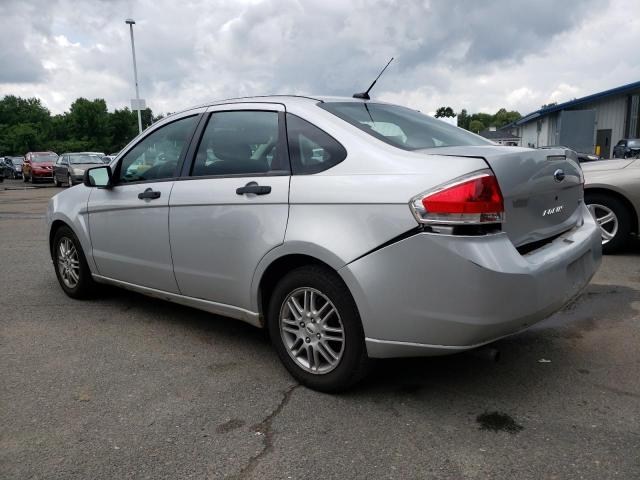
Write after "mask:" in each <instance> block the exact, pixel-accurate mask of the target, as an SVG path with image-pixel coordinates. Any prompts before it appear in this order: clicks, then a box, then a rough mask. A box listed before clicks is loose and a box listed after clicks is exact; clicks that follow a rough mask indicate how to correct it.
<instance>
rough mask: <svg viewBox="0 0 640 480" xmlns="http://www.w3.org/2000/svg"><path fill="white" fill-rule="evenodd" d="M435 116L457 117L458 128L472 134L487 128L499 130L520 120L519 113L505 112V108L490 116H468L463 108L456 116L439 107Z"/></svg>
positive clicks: (445, 108)
mask: <svg viewBox="0 0 640 480" xmlns="http://www.w3.org/2000/svg"><path fill="white" fill-rule="evenodd" d="M435 116H436V117H437V118H440V117H455V116H457V117H458V126H459V127H461V128H464V129H465V130H469V131H470V132H474V133H478V132H481V131H482V130H485V129H487V128H489V127H496V128H501V127H504V126H505V125H508V124H510V123H512V122H515V121H516V120H520V119H521V118H522V115H520V112H516V111H514V110H511V111H507V109H506V108H501V109H500V110H498V111H497V112H496V113H494V114H493V115H491V114H490V113H472V114H469V113H468V112H467V110H466V109H464V108H463V109H462V110H461V111H460V113H458V114H456V113H455V112H454V111H453V109H452V108H451V107H440V108H438V109H437V110H436V115H435Z"/></svg>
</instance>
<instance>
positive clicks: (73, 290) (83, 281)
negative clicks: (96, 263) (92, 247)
mask: <svg viewBox="0 0 640 480" xmlns="http://www.w3.org/2000/svg"><path fill="white" fill-rule="evenodd" d="M52 248H53V250H52V256H53V265H54V267H55V269H56V276H57V277H58V282H59V283H60V286H61V287H62V290H64V292H65V293H66V294H67V295H69V296H70V297H72V298H88V297H90V296H91V294H92V293H93V291H94V288H95V282H94V281H93V278H92V277H91V271H90V270H89V266H88V265H87V259H86V258H85V256H84V253H83V251H82V247H81V245H80V242H79V241H78V239H77V237H76V236H75V234H74V233H73V232H72V231H71V229H70V228H69V227H66V226H64V227H60V228H59V229H58V230H57V231H56V234H55V236H54V238H53V246H52Z"/></svg>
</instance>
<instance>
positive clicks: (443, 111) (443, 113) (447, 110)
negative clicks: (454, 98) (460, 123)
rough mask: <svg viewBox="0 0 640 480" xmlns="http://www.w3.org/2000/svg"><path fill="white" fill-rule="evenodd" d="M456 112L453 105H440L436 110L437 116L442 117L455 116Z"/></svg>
mask: <svg viewBox="0 0 640 480" xmlns="http://www.w3.org/2000/svg"><path fill="white" fill-rule="evenodd" d="M455 116H456V112H454V111H453V109H452V108H451V107H440V108H438V109H437V110H436V118H442V117H451V118H453V117H455Z"/></svg>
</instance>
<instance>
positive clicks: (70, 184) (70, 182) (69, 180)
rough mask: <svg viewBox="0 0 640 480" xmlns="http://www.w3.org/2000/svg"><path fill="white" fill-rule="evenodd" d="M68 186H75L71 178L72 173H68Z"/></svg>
mask: <svg viewBox="0 0 640 480" xmlns="http://www.w3.org/2000/svg"><path fill="white" fill-rule="evenodd" d="M67 187H69V188H71V187H73V180H71V175H69V174H67Z"/></svg>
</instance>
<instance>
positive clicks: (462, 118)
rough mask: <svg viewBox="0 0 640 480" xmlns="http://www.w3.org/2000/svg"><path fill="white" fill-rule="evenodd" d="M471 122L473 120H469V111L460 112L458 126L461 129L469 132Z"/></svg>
mask: <svg viewBox="0 0 640 480" xmlns="http://www.w3.org/2000/svg"><path fill="white" fill-rule="evenodd" d="M470 121H471V119H470V118H469V115H468V114H467V110H466V109H464V108H463V109H462V110H460V113H459V114H458V126H459V127H460V128H464V129H465V130H469V122H470Z"/></svg>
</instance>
